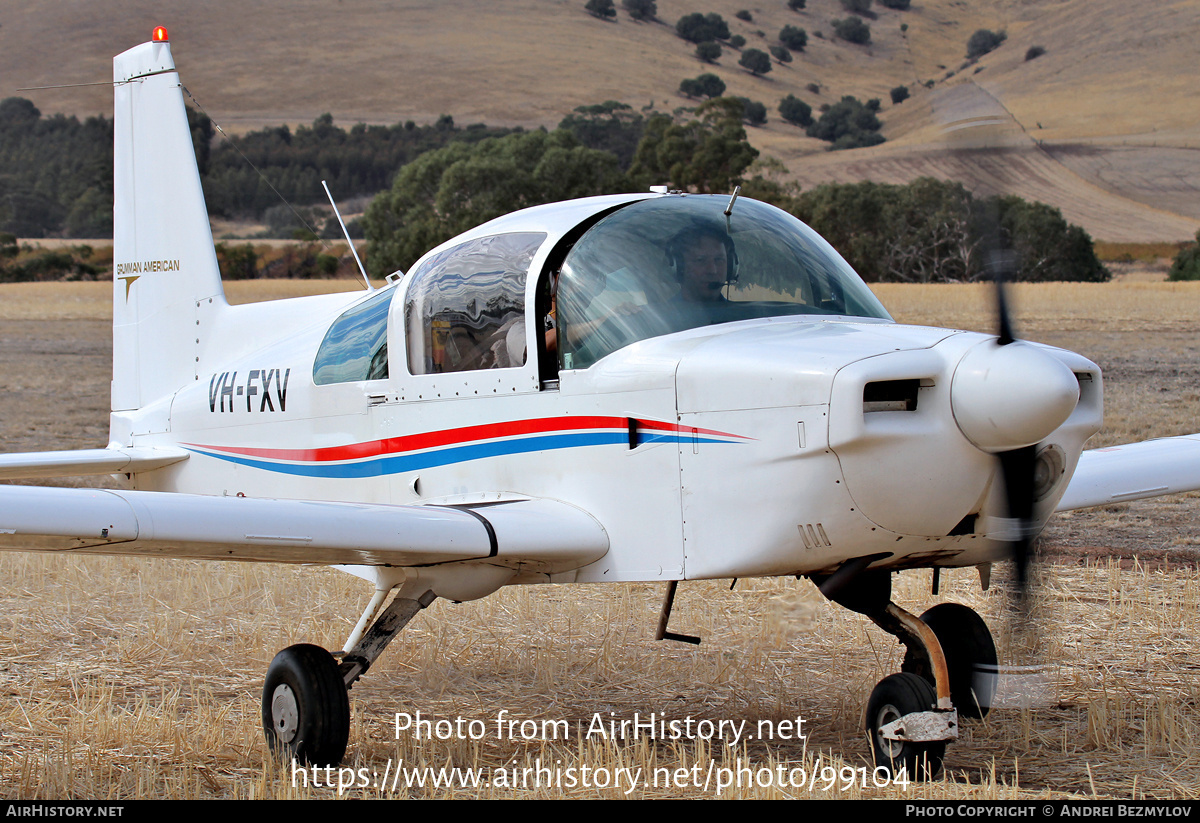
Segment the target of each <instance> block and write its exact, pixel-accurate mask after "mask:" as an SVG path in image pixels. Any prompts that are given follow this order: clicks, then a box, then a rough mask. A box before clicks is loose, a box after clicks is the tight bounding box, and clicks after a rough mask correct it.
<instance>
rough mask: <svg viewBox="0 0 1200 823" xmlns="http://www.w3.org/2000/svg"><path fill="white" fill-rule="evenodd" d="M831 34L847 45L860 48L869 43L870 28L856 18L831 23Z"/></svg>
mask: <svg viewBox="0 0 1200 823" xmlns="http://www.w3.org/2000/svg"><path fill="white" fill-rule="evenodd" d="M833 33H834V34H836V35H837V36H838V37H840V38H842V39H843V40H845V41H846V42H847V43H857V44H858V45H860V46H862V45H865V44H867V43H870V42H871V27H870V26H868V25H867V24H866V23H864V22H863V21H862V20H860V19H859V18H857V17H847V18H846V19H845V20H834V21H833Z"/></svg>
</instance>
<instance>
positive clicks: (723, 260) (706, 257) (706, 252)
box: [670, 228, 737, 301]
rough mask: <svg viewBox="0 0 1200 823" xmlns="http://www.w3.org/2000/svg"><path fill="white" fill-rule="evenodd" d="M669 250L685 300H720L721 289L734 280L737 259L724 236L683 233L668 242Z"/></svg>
mask: <svg viewBox="0 0 1200 823" xmlns="http://www.w3.org/2000/svg"><path fill="white" fill-rule="evenodd" d="M670 250H671V260H672V262H673V263H674V266H675V274H676V276H677V277H678V278H679V290H680V295H681V296H682V297H683V299H684V300H689V301H708V300H720V299H721V289H722V287H724V286H725V285H726V284H727V283H731V282H733V280H734V278H735V275H734V267H735V263H736V260H737V255H736V252H735V251H734V249H733V241H732V240H730V239H729V236H728V235H727V234H725V233H724V232H721V231H719V230H717V229H712V228H690V229H685V230H684V231H682V232H680V233H679V234H677V235H676V236H675V238H674V239H673V240H672V241H671V246H670Z"/></svg>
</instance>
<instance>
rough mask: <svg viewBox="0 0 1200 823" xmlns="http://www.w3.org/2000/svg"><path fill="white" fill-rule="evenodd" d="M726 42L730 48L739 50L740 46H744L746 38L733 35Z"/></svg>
mask: <svg viewBox="0 0 1200 823" xmlns="http://www.w3.org/2000/svg"><path fill="white" fill-rule="evenodd" d="M728 42H729V47H730V48H734V49H740V48H741V47H742V46H744V45H746V38H745V37H742V36H741V35H740V34H735V35H732V36H731V37H730V38H729V40H728Z"/></svg>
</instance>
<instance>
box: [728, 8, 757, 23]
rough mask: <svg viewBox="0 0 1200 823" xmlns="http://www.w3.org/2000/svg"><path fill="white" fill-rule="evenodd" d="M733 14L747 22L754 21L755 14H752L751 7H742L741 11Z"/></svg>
mask: <svg viewBox="0 0 1200 823" xmlns="http://www.w3.org/2000/svg"><path fill="white" fill-rule="evenodd" d="M733 16H734V17H736V18H737V19H738V20H744V21H746V22H747V23H752V22H754V15H752V14H751V13H750V10H749V9H741V10H740V11H738V12H736V13H735V14H734V15H733Z"/></svg>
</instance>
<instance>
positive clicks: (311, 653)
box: [262, 589, 436, 766]
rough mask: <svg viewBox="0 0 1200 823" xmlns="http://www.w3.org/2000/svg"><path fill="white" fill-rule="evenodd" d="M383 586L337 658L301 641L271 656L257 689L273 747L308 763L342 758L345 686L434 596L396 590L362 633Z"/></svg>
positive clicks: (347, 709)
mask: <svg viewBox="0 0 1200 823" xmlns="http://www.w3.org/2000/svg"><path fill="white" fill-rule="evenodd" d="M387 591H388V590H387V589H383V590H382V591H381V592H377V595H376V597H375V598H374V599H372V601H371V604H370V605H369V606H368V607H367V611H366V612H365V613H364V614H363V617H362V619H361V620H360V621H359V625H358V627H356V629H355V631H354V633H353V634H352V635H351V637H350V640H349V641H348V642H347V647H348V648H347V650H346V651H345V652H344V653H343V654H342V659H341V662H340V663H339V662H338V660H337V659H335V658H334V656H333V655H332V654H330V653H329V652H327V651H325V649H322V648H321V647H320V646H313V645H309V644H306V643H305V644H300V645H297V646H289V647H288V648H286V649H284V650H283V651H281V652H280V653H279V654H277V655H275V659H274V660H272V661H271V666H270V668H268V669H267V680H266V683H265V684H264V685H263V694H262V722H263V733H264V734H265V735H266V738H267V745H269V746H270V747H271V749H272V750H273V751H275V752H276V753H278V754H280V755H282V756H284V757H292V758H295V759H296V760H297V761H299V762H301V763H305V764H307V765H310V766H336V765H338V764H339V763H341V762H342V757H343V756H345V754H346V743H347V742H348V740H349V738H350V698H349V695H348V691H349V689H350V687H351V686H352V685H353V684H354V682H355V681H356V680H358V678H360V677H361V676H362V675H363V673H365V672H366V670H367V669H368V668H370V666H371V664H372V663H373V662H375V658H377V657H378V656H379V654H380V653H381V652H382V651H383V650H384V648H385V647H386V646H387V644H388V643H390V642H391V640H392V638H393V637H395V636H396V635H397V634H399V633H400V630H401V629H403V628H404V627H405V626H406V625H407V624H408V622H409V621H410V620H412V619H413V617H415V616H416V614H417V612H419V611H421V609H423V608H425V607H426V606H428V605H429V604H430V603H432V602H433V601H434V600H435V599H436V598H435V596H434V594H433V592H431V591H428V590H426V591H425V592H424V593H423V594H421V595H420V596H419V597H415V598H414V597H412V596H411V593H410V592H406V591H404V590H403V589H402V590H401V591H400V592H399V593H398V594H397V595H396V597H394V598H393V599H392V602H391V603H390V604H388V607H387V608H386V609H384V610H383V611H382V612H380V613H379V614H378V616H377V617H375V620H374V622H373V623H372V624H371V627H370V628H369V629H367V630H366V631H365V632H364V631H363V627H365V626H366V625H367V622H368V621H369V620H370V619H371V618H372V617H374V616H375V614H376V611H377V610H378V608H379V606H380V605H381V604H382V602H383V599H384V597H385V596H386V594H387Z"/></svg>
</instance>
